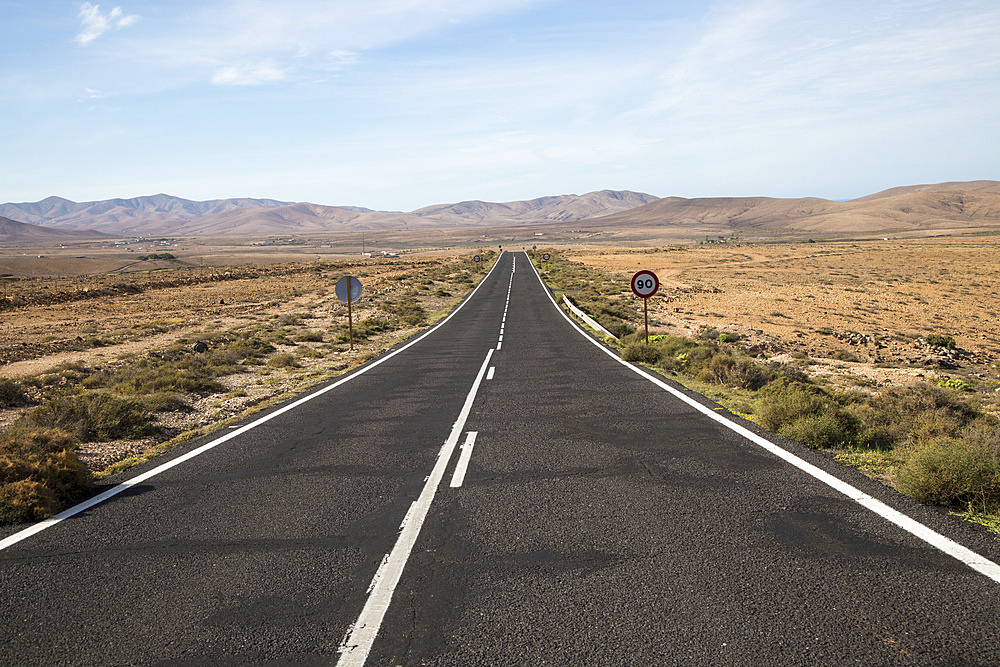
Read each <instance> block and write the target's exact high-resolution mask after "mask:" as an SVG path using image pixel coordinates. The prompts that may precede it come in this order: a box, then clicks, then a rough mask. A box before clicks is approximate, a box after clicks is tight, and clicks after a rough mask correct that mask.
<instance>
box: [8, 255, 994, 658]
mask: <svg viewBox="0 0 1000 667" xmlns="http://www.w3.org/2000/svg"><path fill="white" fill-rule="evenodd" d="M515 266H516V270H513V269H514V268H515ZM501 330H502V331H501ZM501 336H502V338H501ZM695 402H699V403H701V404H705V405H708V408H709V410H708V411H709V412H717V413H718V412H719V410H716V409H715V406H712V405H710V404H708V403H707V402H705V401H703V400H700V399H697V400H696V401H695ZM733 419H734V420H735V421H737V422H738V421H739V420H738V419H736V418H733ZM741 423H742V422H741ZM742 425H743V426H744V427H747V428H750V429H751V430H752V431H754V432H759V431H756V429H754V427H753V426H752V425H748V424H746V423H742ZM470 434H474V435H470ZM750 435H752V434H750ZM227 438H228V439H226V440H225V441H223V442H219V441H218V435H216V436H215V437H209V438H205V439H203V440H201V441H198V442H193V443H191V444H190V445H189V446H188V447H186V448H184V449H183V450H178V451H176V452H175V453H173V454H171V457H170V458H168V459H163V460H159V461H155V462H152V463H149V464H147V466H146V467H145V468H143V469H139V470H134V471H130V473H129V474H128V475H127V476H126V477H123V478H122V479H120V480H114V481H115V482H116V483H117V482H120V481H123V480H125V479H130V478H134V477H135V476H136V475H138V474H141V473H143V472H148V471H150V470H153V469H154V468H157V467H159V466H161V464H163V463H164V461H170V460H175V461H176V460H178V457H181V456H183V455H185V454H187V453H193V452H200V453H198V454H197V455H196V456H193V457H191V458H189V459H187V460H183V461H182V462H180V463H179V464H178V465H175V466H173V467H171V468H169V469H166V470H163V471H161V472H158V473H157V474H155V475H153V476H151V477H149V478H146V479H143V480H142V481H140V482H139V483H137V484H135V485H134V486H131V487H130V488H128V489H127V490H125V491H123V492H121V493H118V494H117V495H115V496H114V497H112V498H110V499H108V500H106V501H104V502H102V503H99V504H96V505H94V506H93V507H90V508H88V509H86V510H84V511H82V512H79V513H77V514H75V515H73V516H71V517H69V518H66V519H64V520H62V521H60V522H58V523H55V524H54V525H51V526H50V527H48V528H47V529H45V530H42V531H40V532H37V533H36V534H33V535H30V536H27V537H25V538H24V539H22V540H20V541H18V542H16V543H14V544H9V542H8V543H3V542H0V546H3V545H4V544H7V546H5V547H3V548H2V550H0V632H2V635H0V636H2V642H0V663H3V664H11V665H14V664H17V665H22V664H37V665H42V664H44V665H50V664H247V663H253V664H329V663H336V662H338V661H341V662H342V664H345V665H347V664H368V665H527V664H531V665H543V664H551V665H651V664H684V665H689V664H698V665H701V664H705V665H715V664H717V665H760V664H792V665H794V664H831V665H833V664H836V665H842V664H863V665H895V664H900V665H907V664H926V665H939V664H961V665H965V664H981V665H994V664H1000V583H998V582H997V581H996V580H995V579H994V578H991V577H990V576H986V575H984V574H983V573H982V572H980V571H977V570H976V569H973V568H972V567H970V566H969V565H967V564H966V563H964V562H961V561H960V560H958V559H956V558H954V557H953V556H951V555H948V554H946V553H944V552H943V551H941V550H940V549H939V548H937V547H935V546H932V545H931V544H929V543H928V542H926V541H924V540H923V539H920V538H918V537H916V536H915V535H913V534H912V532H908V531H906V530H903V529H902V528H900V527H898V526H897V525H895V524H893V523H892V522H890V521H889V520H887V519H886V518H884V517H883V516H880V515H879V514H876V513H875V512H873V511H871V510H870V509H868V508H866V507H864V506H862V504H860V503H858V502H856V501H855V500H852V499H851V498H849V497H848V496H846V495H844V493H842V492H840V491H838V490H835V489H834V488H831V487H830V486H829V485H828V484H827V483H825V482H824V481H821V480H819V479H817V478H816V477H815V476H814V475H813V474H810V473H809V472H808V471H807V470H803V467H805V468H809V465H808V463H811V464H812V465H814V466H816V467H817V468H818V469H820V470H825V471H827V472H829V473H833V474H834V475H836V476H837V477H838V478H839V479H842V480H844V481H845V482H847V483H849V484H851V485H853V487H855V488H856V489H858V490H859V492H858V493H861V492H863V493H865V494H869V495H870V496H871V497H873V498H875V499H877V500H878V501H881V502H882V503H885V504H886V505H888V506H890V507H892V508H895V509H896V510H899V511H900V512H902V513H904V514H905V515H907V516H910V517H913V518H915V519H916V520H918V521H920V522H922V523H923V524H925V525H927V526H929V527H930V528H931V529H933V530H934V531H937V532H938V533H940V534H943V535H945V536H946V537H948V538H951V539H952V540H955V541H956V542H958V543H960V544H962V545H964V546H965V547H968V548H970V549H972V550H974V551H975V552H976V553H977V554H980V555H981V556H982V557H983V558H985V559H989V561H993V562H997V561H1000V547H998V544H997V543H996V542H995V541H994V540H993V539H992V538H991V537H990V536H988V535H986V534H985V533H984V532H983V531H981V530H980V529H978V528H976V527H974V526H970V525H965V524H961V523H958V522H957V521H956V520H954V519H952V518H950V517H948V516H947V515H946V514H945V513H943V512H942V511H939V510H937V509H933V508H925V507H922V506H919V505H916V504H915V503H912V502H910V501H908V500H907V499H905V498H902V497H900V496H899V495H898V494H895V493H894V492H891V491H889V490H888V489H885V488H884V487H881V486H880V485H878V484H875V483H873V482H871V481H869V480H867V479H866V478H864V477H863V476H861V475H859V474H856V473H854V472H853V471H849V470H844V469H841V468H840V467H839V466H837V465H836V464H834V463H832V462H830V461H829V460H828V459H826V458H824V457H823V456H821V455H817V454H815V453H813V452H810V451H808V450H805V449H803V448H800V447H798V446H796V445H794V444H792V443H787V442H782V441H778V440H776V439H774V438H770V440H771V441H774V442H776V443H777V445H778V446H779V447H780V451H778V453H779V454H780V455H781V456H785V454H784V453H785V452H788V453H790V454H791V455H794V456H796V457H799V458H800V459H803V460H805V461H806V462H807V464H803V465H800V466H798V467H796V465H792V464H791V463H789V462H788V460H786V458H787V457H786V458H781V457H780V456H779V455H776V454H775V452H772V451H768V450H766V449H764V448H763V447H762V446H761V444H760V443H758V442H754V441H753V440H752V439H750V438H748V437H747V435H746V434H741V433H739V432H736V431H734V430H732V429H730V428H727V427H726V425H725V424H723V423H720V422H719V421H718V420H716V419H712V418H710V417H709V416H707V415H705V414H704V413H703V412H702V411H700V410H698V409H697V408H696V406H695V405H693V404H692V403H691V402H685V401H684V400H681V399H679V398H678V397H677V396H675V395H674V394H672V393H670V392H669V391H667V390H665V389H664V388H663V387H661V386H658V385H657V384H655V383H654V382H652V381H651V380H650V379H648V377H647V376H646V375H645V374H644V373H643V372H642V371H640V372H637V371H636V370H635V369H633V368H631V367H628V366H626V365H623V364H621V363H620V362H618V361H616V360H615V359H613V358H612V357H611V356H609V355H607V354H605V353H604V352H602V351H601V349H599V348H598V346H596V345H595V344H594V342H593V341H592V340H591V339H590V338H589V337H588V336H586V335H584V334H582V333H580V332H579V331H578V330H577V329H576V328H574V327H573V326H572V325H571V324H570V323H569V322H568V321H567V320H566V319H565V317H564V316H563V315H562V314H561V313H560V311H559V310H558V309H557V308H556V307H555V306H554V304H553V303H552V301H551V300H550V298H549V296H548V293H547V292H546V291H545V290H544V289H543V287H542V285H541V284H540V282H539V280H538V278H537V276H536V275H535V273H534V272H533V270H532V268H531V266H530V264H529V263H528V260H527V257H526V256H525V255H523V254H520V253H517V254H513V255H512V254H510V253H505V254H504V255H502V256H501V258H500V260H499V261H498V263H497V266H496V267H495V268H494V270H493V271H492V272H491V273H490V275H489V276H488V277H487V278H486V279H485V280H484V281H483V283H482V284H481V285H480V287H479V288H478V290H477V291H476V292H475V293H474V294H473V295H472V296H471V297H470V298H469V299H468V300H467V301H466V302H465V303H464V304H463V306H462V307H461V308H460V309H459V310H458V311H457V312H456V313H454V314H453V316H452V317H451V318H450V319H448V320H447V321H446V322H444V323H443V324H441V325H440V326H439V327H438V328H436V329H434V330H433V331H432V332H431V333H430V334H429V335H427V336H426V337H424V338H422V339H420V340H419V341H417V342H415V343H412V344H410V345H409V346H407V347H405V349H402V350H398V351H396V352H395V354H394V355H393V356H391V357H388V358H386V357H383V358H381V359H380V360H378V361H376V362H374V363H371V364H369V365H368V366H366V367H363V368H362V369H361V370H360V372H356V373H355V374H353V375H352V376H349V379H347V380H340V381H338V382H337V383H335V384H331V385H328V386H326V387H324V388H322V389H320V390H319V391H318V392H316V393H315V395H312V398H309V399H308V400H305V401H300V402H297V403H296V404H294V405H293V404H289V405H286V406H284V407H283V408H281V409H276V410H275V411H274V412H273V413H272V414H270V415H268V416H265V417H264V418H262V419H256V420H255V421H254V423H253V424H250V425H249V426H248V427H246V428H242V429H233V430H232V432H231V433H230V434H229V435H228V436H227ZM205 445H211V446H210V447H209V448H207V449H204V451H202V450H201V449H200V448H203V447H204V446H205ZM470 445H471V446H470ZM819 474H822V473H819ZM849 493H850V494H851V495H855V493H854V492H849ZM864 502H866V503H868V504H872V503H869V502H868V501H864ZM875 504H877V503H875ZM15 534H17V531H16V529H11V528H8V529H4V530H3V531H2V532H0V538H7V537H10V536H12V535H15ZM991 565H992V564H991V563H989V562H987V564H986V565H985V567H983V568H980V569H985V570H986V571H987V572H989V571H990V566H991ZM369 641H370V642H371V643H370V644H367V643H366V642H369Z"/></svg>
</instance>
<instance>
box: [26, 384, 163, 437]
mask: <svg viewBox="0 0 1000 667" xmlns="http://www.w3.org/2000/svg"><path fill="white" fill-rule="evenodd" d="M28 419H29V420H30V421H31V422H33V423H34V424H36V425H38V426H41V427H43V428H56V429H62V430H63V431H66V432H67V433H70V434H72V435H75V436H76V437H77V438H79V439H80V440H83V441H92V440H97V441H100V442H105V441H108V440H115V439H118V438H130V439H135V438H141V437H143V436H145V435H150V434H152V433H155V432H157V430H158V429H157V428H156V427H155V426H154V425H153V423H152V418H151V416H150V414H149V412H148V411H147V410H146V408H145V407H144V406H143V405H142V403H140V402H139V401H137V400H134V399H131V398H124V397H122V396H117V395H115V394H110V393H105V392H96V391H95V392H87V393H85V394H79V395H76V396H65V395H64V396H56V397H54V398H50V399H49V400H47V401H45V402H44V403H42V404H41V405H39V406H38V407H37V408H35V409H34V410H32V411H31V412H30V413H28Z"/></svg>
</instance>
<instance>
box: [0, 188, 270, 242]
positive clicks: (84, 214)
mask: <svg viewBox="0 0 1000 667" xmlns="http://www.w3.org/2000/svg"><path fill="white" fill-rule="evenodd" d="M287 203H288V202H279V201H276V200H274V199H250V198H235V199H211V200H208V201H191V200H189V199H182V198H180V197H173V196H171V195H165V194H158V195H151V196H148V197H134V198H132V199H104V200H100V201H90V202H74V201H70V200H69V199H63V198H62V197H47V198H45V199H43V200H41V201H38V202H25V203H7V204H0V215H2V216H8V217H12V218H15V219H18V220H23V221H25V222H28V223H31V224H44V225H46V226H49V227H55V228H59V229H89V230H95V231H102V232H106V233H108V234H113V235H121V234H142V233H145V228H146V226H147V224H148V223H150V222H165V221H176V220H189V219H192V218H199V217H202V216H206V215H212V214H215V213H221V212H224V211H230V210H247V209H259V208H271V207H276V206H284V205H286V204H287Z"/></svg>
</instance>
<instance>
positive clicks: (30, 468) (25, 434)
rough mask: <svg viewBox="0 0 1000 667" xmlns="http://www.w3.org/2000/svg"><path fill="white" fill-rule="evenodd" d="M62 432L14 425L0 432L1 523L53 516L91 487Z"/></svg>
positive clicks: (73, 448)
mask: <svg viewBox="0 0 1000 667" xmlns="http://www.w3.org/2000/svg"><path fill="white" fill-rule="evenodd" d="M75 450H76V443H75V442H74V441H73V439H72V438H71V437H70V436H69V435H67V434H66V433H65V432H63V431H60V430H56V429H48V430H41V431H39V430H25V429H14V430H11V431H7V432H6V433H4V434H3V435H2V436H0V524H9V523H17V522H21V521H28V520H32V519H44V518H46V517H49V516H52V515H53V514H54V513H55V512H57V511H58V510H59V508H60V507H61V506H62V505H63V504H64V503H66V502H68V501H70V500H74V499H76V498H77V497H79V496H80V495H81V494H83V493H84V492H85V491H87V489H89V488H90V483H91V480H90V474H89V473H88V472H87V469H86V468H84V466H83V465H82V464H81V463H80V461H79V460H78V459H77V457H76V451H75Z"/></svg>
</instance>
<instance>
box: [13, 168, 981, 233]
mask: <svg viewBox="0 0 1000 667" xmlns="http://www.w3.org/2000/svg"><path fill="white" fill-rule="evenodd" d="M0 215H2V216H4V217H7V218H11V219H13V220H23V221H25V222H30V223H35V224H44V225H45V226H47V227H52V228H56V229H61V230H78V231H79V230H88V231H98V232H103V233H106V234H111V235H116V236H125V235H128V236H132V235H144V236H154V235H155V236H200V235H241V236H272V235H286V234H287V235H290V236H291V235H298V234H322V233H329V232H338V231H354V230H362V231H363V230H384V231H389V230H415V229H416V230H419V229H432V228H437V229H447V228H449V227H465V228H478V227H511V226H519V225H554V224H565V223H572V224H573V225H574V227H576V226H579V227H580V228H590V229H594V230H608V231H616V230H618V231H620V230H625V229H629V228H644V229H647V230H649V231H650V232H651V231H652V230H654V229H657V228H658V229H660V231H664V232H666V231H669V232H670V234H671V235H672V236H674V237H678V236H680V237H683V236H686V237H688V238H697V237H698V236H700V235H704V234H744V235H746V236H751V235H753V234H754V233H760V234H764V235H775V234H777V235H801V234H817V235H819V234H836V235H852V234H870V233H889V232H898V233H922V232H930V231H934V230H948V231H969V230H976V229H997V228H1000V182H997V181H970V182H964V183H962V182H950V183H939V184H937V185H912V186H906V187H899V188H891V189H889V190H884V191H882V192H879V193H875V194H873V195H868V196H866V197H860V198H858V199H854V200H851V201H846V202H837V201H830V200H827V199H817V198H809V197H807V198H799V199H779V198H773V197H711V198H700V199H686V198H683V197H666V198H664V199H658V198H656V197H654V196H652V195H648V194H643V193H640V192H631V191H627V190H625V191H616V190H600V191H597V192H588V193H586V194H583V195H558V196H551V197H539V198H537V199H529V200H524V201H511V202H487V201H480V200H470V201H463V202H458V203H453V204H440V205H436V206H426V207H424V208H421V209H418V210H416V211H412V212H410V213H400V212H387V211H373V210H371V209H366V208H361V207H355V206H322V205H319V204H309V203H288V202H281V201H277V200H274V199H214V200H210V201H203V202H196V201H190V200H187V199H181V198H179V197H171V196H169V195H163V194H160V195H154V196H151V197H136V198H134V199H109V200H105V201H96V202H85V203H76V202H72V201H69V200H68V199H61V198H59V197H49V198H47V199H44V200H42V201H40V202H35V203H24V204H2V205H0ZM657 233H659V232H657Z"/></svg>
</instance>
